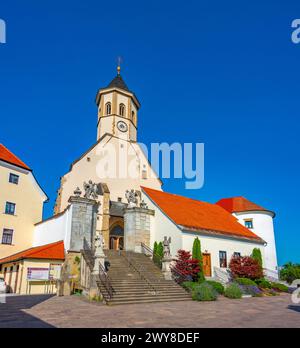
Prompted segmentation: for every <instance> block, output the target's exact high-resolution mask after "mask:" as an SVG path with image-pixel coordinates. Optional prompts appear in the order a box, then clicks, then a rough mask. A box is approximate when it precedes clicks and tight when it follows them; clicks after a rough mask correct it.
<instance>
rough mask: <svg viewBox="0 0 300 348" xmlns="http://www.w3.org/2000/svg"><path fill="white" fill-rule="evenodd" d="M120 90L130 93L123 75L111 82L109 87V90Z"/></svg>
mask: <svg viewBox="0 0 300 348" xmlns="http://www.w3.org/2000/svg"><path fill="white" fill-rule="evenodd" d="M114 87H116V88H120V89H124V90H125V91H127V92H130V91H129V89H128V87H127V85H126V83H125V81H124V80H123V78H122V76H121V75H117V76H116V77H115V78H114V79H113V80H112V81H111V82H110V84H109V85H108V86H107V88H114Z"/></svg>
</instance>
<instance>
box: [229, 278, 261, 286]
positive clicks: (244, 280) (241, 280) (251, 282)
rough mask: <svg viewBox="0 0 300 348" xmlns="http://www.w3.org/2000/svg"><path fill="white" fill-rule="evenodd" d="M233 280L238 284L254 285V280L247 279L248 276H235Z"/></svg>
mask: <svg viewBox="0 0 300 348" xmlns="http://www.w3.org/2000/svg"><path fill="white" fill-rule="evenodd" d="M234 281H235V282H236V283H238V284H240V285H254V286H256V283H255V281H254V280H251V279H248V278H235V279H234Z"/></svg>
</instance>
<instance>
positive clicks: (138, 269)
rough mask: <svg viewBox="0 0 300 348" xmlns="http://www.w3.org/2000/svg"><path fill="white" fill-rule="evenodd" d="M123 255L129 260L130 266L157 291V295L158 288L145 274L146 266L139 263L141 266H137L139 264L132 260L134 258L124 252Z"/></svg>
mask: <svg viewBox="0 0 300 348" xmlns="http://www.w3.org/2000/svg"><path fill="white" fill-rule="evenodd" d="M127 254H128V255H129V253H128V252H127ZM122 256H123V257H124V258H125V260H126V261H127V263H128V265H129V267H132V268H133V269H134V270H135V271H136V272H137V273H138V274H139V276H140V277H141V278H142V279H143V280H145V282H146V283H147V284H148V286H149V287H150V288H152V290H153V291H154V292H155V295H157V293H158V290H157V289H156V288H155V286H154V285H153V284H152V283H151V281H150V280H149V279H148V278H147V277H146V276H145V275H144V274H143V271H145V268H144V267H143V266H142V265H139V268H138V267H137V265H136V264H135V263H133V262H132V260H130V259H129V258H128V257H127V256H126V255H125V254H124V253H123V254H122Z"/></svg>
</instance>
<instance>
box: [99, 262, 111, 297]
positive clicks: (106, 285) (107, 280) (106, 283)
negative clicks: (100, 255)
mask: <svg viewBox="0 0 300 348" xmlns="http://www.w3.org/2000/svg"><path fill="white" fill-rule="evenodd" d="M98 275H99V279H100V281H101V283H102V285H103V286H104V288H105V290H106V292H107V295H108V296H106V294H104V293H102V295H103V297H104V298H105V300H106V301H107V300H111V299H112V297H113V295H114V293H115V290H114V288H113V286H112V285H111V280H110V278H109V276H108V275H107V273H106V271H105V268H104V267H103V265H102V264H101V262H99V274H98Z"/></svg>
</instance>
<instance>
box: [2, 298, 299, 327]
mask: <svg viewBox="0 0 300 348" xmlns="http://www.w3.org/2000/svg"><path fill="white" fill-rule="evenodd" d="M0 327H2V328H3V327H94V328H113V327H122V328H132V327H134V328H136V327H152V328H155V327H158V328H168V327H187V328H188V327H199V328H200V327H236V328H237V327H298V328H300V305H295V304H293V303H291V297H290V295H286V294H285V295H281V296H276V297H263V298H246V299H242V300H229V299H226V298H224V297H220V298H219V299H218V301H215V302H193V301H190V302H189V301H188V302H173V303H172V302H171V303H150V304H136V305H121V306H113V307H109V306H105V305H103V304H100V303H89V302H87V301H86V300H84V299H82V298H81V297H77V296H67V297H49V296H14V297H9V298H8V300H7V303H6V304H1V303H0Z"/></svg>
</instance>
